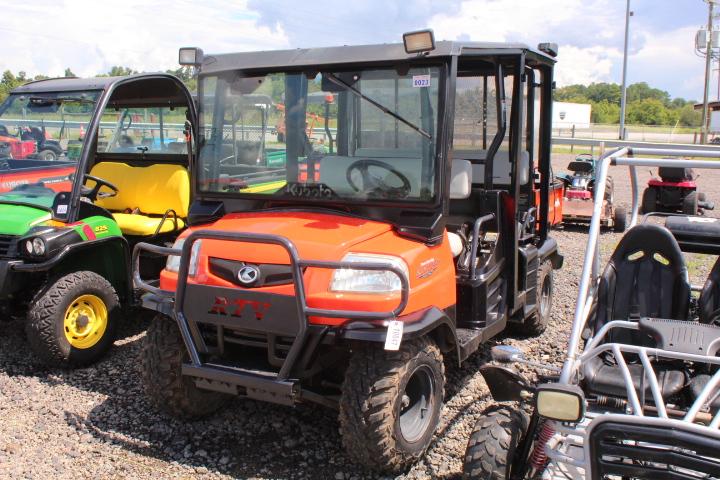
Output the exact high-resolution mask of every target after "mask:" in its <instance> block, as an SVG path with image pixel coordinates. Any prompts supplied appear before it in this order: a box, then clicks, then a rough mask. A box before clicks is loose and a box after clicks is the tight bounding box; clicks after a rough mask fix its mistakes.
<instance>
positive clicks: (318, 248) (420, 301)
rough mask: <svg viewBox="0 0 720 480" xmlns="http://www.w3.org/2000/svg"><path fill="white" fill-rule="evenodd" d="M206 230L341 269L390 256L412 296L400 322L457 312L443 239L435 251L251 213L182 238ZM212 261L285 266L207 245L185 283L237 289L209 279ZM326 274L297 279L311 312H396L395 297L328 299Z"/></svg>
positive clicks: (239, 246)
mask: <svg viewBox="0 0 720 480" xmlns="http://www.w3.org/2000/svg"><path fill="white" fill-rule="evenodd" d="M206 229H207V230H219V231H228V232H244V233H266V234H274V235H280V236H283V237H285V238H287V239H289V240H290V241H292V242H293V243H294V244H295V246H296V248H297V250H298V254H299V256H300V258H301V259H303V260H326V261H340V260H342V258H343V257H344V256H345V255H346V254H347V253H349V252H353V253H376V254H383V255H394V256H396V257H400V258H402V259H403V260H404V261H405V263H406V264H407V267H408V271H409V277H408V282H409V284H410V295H409V298H408V304H407V307H406V308H405V310H404V311H403V314H408V313H412V312H415V311H418V310H422V309H425V308H428V307H431V306H435V307H438V308H441V309H444V308H447V307H450V306H452V305H454V304H455V266H454V263H453V259H452V254H451V252H450V248H449V246H448V241H447V236H446V237H445V238H444V240H443V242H442V243H441V244H440V245H437V246H432V247H429V246H427V245H425V244H422V243H419V242H416V241H412V240H409V239H407V238H403V237H400V236H398V235H397V234H396V233H395V232H394V231H393V230H392V227H391V226H390V225H388V224H385V223H382V222H376V221H371V220H364V219H359V218H355V217H349V216H344V215H328V214H318V213H302V212H301V213H298V212H255V213H235V214H230V215H227V216H225V217H223V218H222V219H220V220H218V221H216V222H214V223H212V224H208V225H203V226H201V227H193V228H190V229H188V230H187V231H186V232H184V233H183V235H182V236H181V237H185V236H187V235H189V234H190V233H191V232H193V231H196V230H206ZM210 257H215V258H223V259H229V260H238V261H243V262H249V263H275V264H289V262H290V259H289V256H288V255H287V253H286V251H285V250H284V249H283V248H282V247H279V246H275V245H269V244H253V243H246V242H228V241H218V240H207V239H205V240H203V241H202V245H201V248H200V253H199V263H198V270H197V273H196V275H195V276H194V277H193V278H190V279H189V282H190V283H196V284H202V285H215V286H222V287H229V288H237V289H240V288H241V287H239V286H237V285H235V284H232V283H230V282H228V281H226V280H224V279H222V278H219V277H217V276H215V275H213V274H211V273H210V272H209V269H208V259H209V258H210ZM332 274H333V270H330V269H322V268H308V269H307V270H306V271H305V273H304V276H303V279H304V283H305V290H306V292H305V293H306V299H307V303H308V305H309V306H310V307H315V308H326V309H337V310H358V311H390V310H393V309H394V308H395V307H397V305H398V303H399V301H400V294H399V293H392V294H377V293H347V292H331V291H330V282H331V279H332ZM176 284H177V276H176V274H175V273H173V272H168V271H165V270H163V272H162V273H161V276H160V286H161V288H163V289H165V290H171V291H172V290H175V288H176ZM254 290H256V291H264V292H268V293H278V294H283V295H294V294H295V289H294V285H278V286H270V287H260V288H256V289H254ZM311 321H312V323H320V324H327V325H340V324H343V323H345V321H346V320H345V319H338V318H311Z"/></svg>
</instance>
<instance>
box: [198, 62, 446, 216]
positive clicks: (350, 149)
mask: <svg viewBox="0 0 720 480" xmlns="http://www.w3.org/2000/svg"><path fill="white" fill-rule="evenodd" d="M439 78H440V67H434V66H433V67H421V68H420V67H417V68H410V69H408V68H407V67H406V68H404V69H403V71H398V70H396V69H394V68H384V69H379V68H373V69H367V70H356V71H318V72H312V73H308V72H305V73H283V72H276V73H269V74H266V75H259V76H248V75H246V74H244V72H233V73H231V74H222V75H221V76H208V77H205V78H203V79H202V80H201V92H202V93H201V95H202V97H201V102H200V110H201V129H200V139H199V140H200V157H199V158H200V163H201V168H200V169H199V172H200V174H199V177H200V179H199V188H200V189H201V190H202V191H205V192H216V193H225V194H235V195H237V194H242V195H250V196H260V197H273V198H285V199H290V198H297V197H304V198H314V199H322V198H327V199H333V200H337V199H341V200H348V201H365V200H374V199H378V200H399V201H415V202H419V201H423V202H427V201H431V200H432V199H433V198H434V196H435V194H436V191H435V190H436V186H435V177H436V166H435V148H436V142H435V138H436V131H437V110H438V108H437V106H438V92H439V85H438V83H439Z"/></svg>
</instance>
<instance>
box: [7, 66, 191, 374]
mask: <svg viewBox="0 0 720 480" xmlns="http://www.w3.org/2000/svg"><path fill="white" fill-rule="evenodd" d="M7 102H18V105H19V106H18V107H13V108H17V109H18V114H21V113H22V114H23V115H25V114H26V113H27V112H30V113H31V114H33V113H35V114H37V113H44V118H45V119H47V118H50V117H52V114H53V113H54V112H57V111H58V110H59V108H60V106H61V105H64V104H72V105H73V109H74V111H75V113H77V114H78V116H77V117H76V118H77V119H78V120H79V121H77V122H75V123H77V125H67V124H64V125H63V128H72V127H74V128H78V129H80V128H82V129H86V134H85V135H84V136H83V138H84V140H83V143H82V147H81V150H80V155H79V161H78V163H77V170H76V172H75V174H74V175H73V176H72V188H71V189H69V190H70V191H59V192H58V191H55V190H52V189H50V188H48V186H47V185H45V184H43V183H35V184H27V185H22V186H21V187H19V188H16V189H14V190H12V191H9V192H6V193H4V194H2V195H0V318H9V317H13V316H14V317H18V316H19V317H26V332H27V336H28V340H29V343H30V346H31V347H32V349H33V351H34V353H35V354H36V355H37V356H38V357H40V358H41V359H42V360H44V361H45V362H47V363H48V364H51V365H61V366H78V365H85V364H89V363H92V362H94V361H96V360H97V359H99V358H100V357H101V356H102V355H103V354H104V353H105V352H106V351H107V350H108V349H109V348H110V346H111V345H112V343H113V340H114V338H115V331H116V328H117V326H118V323H119V322H120V321H121V320H122V318H123V317H124V316H125V315H126V314H127V312H128V310H129V309H130V308H132V307H133V306H134V305H135V295H134V291H133V287H132V281H131V277H130V271H131V268H130V267H131V265H130V251H131V249H132V248H133V246H134V244H135V243H137V242H138V241H145V242H147V241H149V242H151V243H155V244H158V245H164V244H168V243H172V242H173V241H174V239H175V237H176V236H177V235H178V233H179V232H180V231H182V230H183V229H184V228H185V218H186V216H187V209H188V203H189V198H190V182H189V173H188V168H189V165H190V164H191V162H190V158H191V153H190V152H191V151H192V150H191V149H189V148H188V142H189V141H191V133H190V132H191V131H192V129H191V125H192V124H193V123H194V122H195V119H196V114H195V110H194V106H193V105H194V103H193V101H192V97H191V95H190V92H188V90H187V89H186V87H185V86H184V85H183V84H182V82H181V81H180V80H179V79H177V78H176V77H174V76H171V75H166V74H140V75H132V76H128V77H106V78H91V79H51V80H42V81H38V82H32V83H30V84H27V85H24V86H22V87H18V88H17V89H15V90H14V91H13V92H12V93H11V95H10V96H9V97H8V100H7ZM5 106H6V105H5V104H4V105H3V106H2V107H0V110H3V107H5ZM5 110H7V108H6V109H5ZM65 110H67V108H65ZM81 114H84V115H81ZM45 121H46V122H50V121H51V120H45ZM143 263H144V268H146V269H150V270H151V271H152V270H154V269H156V271H157V272H159V271H160V269H161V267H162V266H163V265H164V262H162V264H161V263H159V262H153V261H152V260H149V261H147V262H143ZM156 263H157V265H156Z"/></svg>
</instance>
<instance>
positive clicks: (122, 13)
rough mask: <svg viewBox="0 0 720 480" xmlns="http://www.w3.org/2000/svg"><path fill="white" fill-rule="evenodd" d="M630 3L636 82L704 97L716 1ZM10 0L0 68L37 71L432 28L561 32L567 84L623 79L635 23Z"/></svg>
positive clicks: (404, 3)
mask: <svg viewBox="0 0 720 480" xmlns="http://www.w3.org/2000/svg"><path fill="white" fill-rule="evenodd" d="M631 9H632V10H633V12H634V15H633V17H631V27H630V32H631V34H630V43H629V45H630V47H629V48H630V53H629V57H628V81H629V83H634V82H641V81H645V82H648V83H649V84H650V85H651V86H654V87H657V88H661V89H663V90H667V91H668V92H670V94H671V95H672V96H673V97H683V98H686V99H695V100H698V99H700V100H701V99H702V93H703V82H704V67H705V64H704V59H703V58H700V57H698V56H697V55H696V53H695V51H694V48H693V44H694V37H695V32H696V31H697V29H698V28H699V27H700V26H701V25H703V24H705V23H707V4H706V3H705V2H704V1H702V0H631ZM718 10H720V7H719V8H718ZM0 11H2V12H3V21H2V22H0V45H2V46H3V48H2V54H0V71H5V70H8V69H9V70H12V71H13V72H18V71H21V70H22V71H25V72H26V73H27V74H28V75H30V76H34V75H36V74H40V73H42V74H46V75H51V76H60V75H62V74H63V72H64V71H65V68H68V67H69V68H70V69H71V70H72V71H73V72H74V73H75V74H77V75H81V76H92V75H94V74H97V73H104V72H107V71H109V70H110V68H111V67H112V66H113V65H122V66H128V67H132V68H133V69H135V70H138V71H156V70H165V69H168V68H177V63H176V62H177V50H178V48H179V47H182V46H198V47H201V48H202V49H203V50H204V51H205V52H206V53H224V52H233V51H252V50H273V49H282V48H305V47H320V46H330V45H351V44H367V43H394V42H399V41H401V40H402V37H401V35H402V33H403V32H407V31H411V30H417V29H421V28H432V29H433V30H434V32H435V37H436V39H437V40H472V41H509V42H523V43H527V44H528V45H531V46H536V45H537V44H538V43H539V42H548V41H550V42H556V43H558V45H559V52H560V53H559V56H558V65H557V71H556V79H557V82H558V85H559V86H563V85H568V84H573V83H583V84H588V83H591V82H615V83H620V81H621V72H622V53H623V38H624V28H625V24H624V22H625V0H442V1H440V0H435V1H431V0H353V1H345V2H342V1H338V0H332V1H330V0H313V1H297V0H294V1H293V0H222V1H220V0H202V1H200V0H197V1H195V2H193V1H191V0H173V1H167V0H153V1H151V2H148V1H147V0H122V1H118V0H96V1H84V0H32V1H28V0H25V1H22V0H20V1H17V0H0ZM716 21H717V23H718V24H720V18H718V19H716ZM715 68H717V66H716V67H715ZM713 75H714V77H713V88H712V89H711V92H713V94H712V95H711V98H715V97H716V95H717V85H718V83H717V82H718V80H717V75H718V73H717V71H715V72H713Z"/></svg>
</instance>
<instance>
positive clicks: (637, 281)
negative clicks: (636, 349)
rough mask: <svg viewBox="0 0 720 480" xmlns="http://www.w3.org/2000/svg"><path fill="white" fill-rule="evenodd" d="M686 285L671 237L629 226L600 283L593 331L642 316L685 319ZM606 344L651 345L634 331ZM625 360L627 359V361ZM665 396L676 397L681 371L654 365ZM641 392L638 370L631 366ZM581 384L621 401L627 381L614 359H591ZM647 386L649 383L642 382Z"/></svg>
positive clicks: (614, 334)
mask: <svg viewBox="0 0 720 480" xmlns="http://www.w3.org/2000/svg"><path fill="white" fill-rule="evenodd" d="M689 302H690V283H689V281H688V274H687V268H686V266H685V261H684V259H683V256H682V252H681V251H680V247H679V246H678V243H677V241H676V240H675V238H674V237H673V236H672V234H671V233H670V232H669V231H668V230H667V229H666V228H664V227H661V226H658V225H651V224H642V225H637V226H635V227H633V228H632V229H631V230H629V231H628V232H627V233H626V234H625V236H624V237H623V238H622V239H621V240H620V243H618V245H617V247H616V249H615V252H613V254H612V256H611V257H610V261H609V262H608V265H607V267H606V268H605V271H604V272H603V274H602V277H601V278H600V284H599V287H598V301H597V308H596V312H595V317H594V319H593V320H592V321H591V324H590V327H591V329H592V331H593V332H598V331H599V330H600V328H602V326H603V325H605V324H606V323H608V322H610V321H612V320H633V319H639V318H640V317H653V318H668V319H674V320H687V317H688V307H689ZM606 342H613V343H622V344H630V345H644V346H655V342H654V341H653V339H652V338H651V337H649V336H647V335H645V334H642V333H640V332H638V331H633V330H627V329H615V330H612V331H611V332H610V333H609V334H608V335H607V337H606ZM628 357H629V356H628V355H626V356H625V358H626V360H628V361H630V360H631V359H629V358H628ZM656 371H657V372H658V377H659V380H660V383H661V387H662V390H663V396H664V397H669V396H672V395H675V394H677V393H679V392H680V391H681V390H682V388H683V387H684V386H685V384H686V381H685V372H684V371H683V370H682V368H677V367H676V365H674V364H662V363H659V364H657V368H656ZM630 373H631V375H632V377H633V381H634V383H635V385H636V387H639V385H640V380H641V376H642V368H641V366H640V365H639V364H633V363H631V364H630ZM583 376H584V383H585V385H586V387H587V388H588V390H590V391H591V392H593V393H596V394H603V395H613V396H623V397H624V396H625V395H626V393H625V392H626V390H625V381H624V380H623V376H622V372H621V370H620V367H618V366H617V365H616V363H615V360H614V359H613V358H612V356H610V355H607V356H605V357H595V358H593V359H592V360H591V361H589V362H587V363H586V364H585V365H584V366H583ZM645 385H646V387H648V388H649V386H647V382H645Z"/></svg>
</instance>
